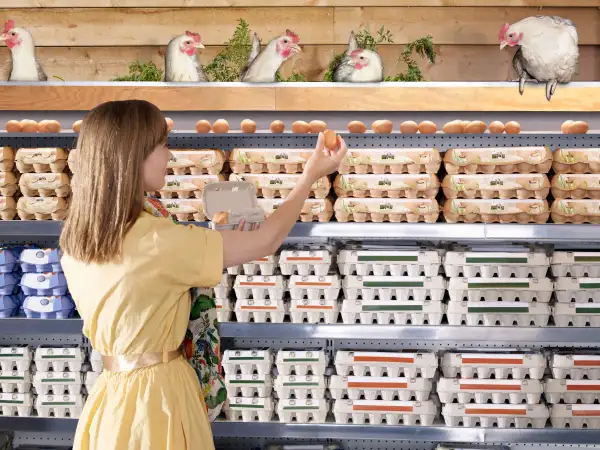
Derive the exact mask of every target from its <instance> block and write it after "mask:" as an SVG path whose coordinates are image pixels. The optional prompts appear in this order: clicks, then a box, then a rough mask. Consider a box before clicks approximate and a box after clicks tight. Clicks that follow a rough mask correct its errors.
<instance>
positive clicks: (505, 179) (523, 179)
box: [442, 173, 550, 200]
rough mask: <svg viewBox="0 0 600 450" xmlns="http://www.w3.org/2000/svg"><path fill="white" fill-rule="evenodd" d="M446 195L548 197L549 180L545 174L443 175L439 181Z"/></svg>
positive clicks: (468, 196) (452, 196) (503, 197)
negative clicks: (442, 178)
mask: <svg viewBox="0 0 600 450" xmlns="http://www.w3.org/2000/svg"><path fill="white" fill-rule="evenodd" d="M442 189H443V190H444V196H445V197H446V198H450V199H454V198H483V199H492V198H502V199H509V198H517V199H527V198H537V199H540V200H543V199H545V198H546V197H548V194H549V193H550V181H549V180H548V176H547V175H546V174H540V173H529V174H524V173H519V174H502V175H479V174H477V175H475V174H473V175H466V174H461V175H447V176H446V177H444V180H443V181H442Z"/></svg>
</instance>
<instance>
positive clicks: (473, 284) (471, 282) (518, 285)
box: [467, 278, 538, 289]
mask: <svg viewBox="0 0 600 450" xmlns="http://www.w3.org/2000/svg"><path fill="white" fill-rule="evenodd" d="M532 284H534V285H535V284H538V281H537V280H536V279H534V280H531V281H530V280H528V279H524V278H521V279H512V280H511V279H510V278H504V279H497V280H494V281H491V280H489V279H487V280H485V281H484V280H483V279H481V278H469V279H468V280H467V288H468V289H530V288H531V289H536V288H537V286H531V285H532Z"/></svg>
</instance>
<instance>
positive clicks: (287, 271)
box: [279, 250, 331, 276]
mask: <svg viewBox="0 0 600 450" xmlns="http://www.w3.org/2000/svg"><path fill="white" fill-rule="evenodd" d="M330 267H331V252H329V250H283V251H282V252H281V254H280V255H279V268H280V269H281V273H282V274H283V275H296V274H298V275H301V276H307V275H312V274H314V275H318V276H325V275H327V274H328V273H329V269H330Z"/></svg>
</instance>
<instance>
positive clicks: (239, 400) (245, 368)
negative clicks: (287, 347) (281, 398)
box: [222, 349, 276, 422]
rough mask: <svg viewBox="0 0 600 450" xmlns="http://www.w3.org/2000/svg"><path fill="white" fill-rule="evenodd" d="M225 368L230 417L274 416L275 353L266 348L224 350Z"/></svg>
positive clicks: (254, 418) (260, 418)
mask: <svg viewBox="0 0 600 450" xmlns="http://www.w3.org/2000/svg"><path fill="white" fill-rule="evenodd" d="M222 365H223V370H224V371H225V385H226V388H227V397H228V398H227V401H226V402H225V405H224V408H223V409H224V411H225V415H226V417H227V420H243V421H244V422H253V421H260V422H268V421H270V420H271V419H272V418H273V413H274V411H275V405H276V403H275V400H274V399H273V396H272V391H273V379H272V377H271V371H272V368H273V355H272V353H271V351H270V350H269V349H266V350H237V349H235V350H225V352H224V353H223V362H222Z"/></svg>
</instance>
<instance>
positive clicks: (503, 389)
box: [437, 378, 543, 405]
mask: <svg viewBox="0 0 600 450" xmlns="http://www.w3.org/2000/svg"><path fill="white" fill-rule="evenodd" d="M542 391H543V389H542V383H541V382H540V381H539V380H534V379H521V380H505V379H465V378H460V379H458V378H440V379H439V380H438V382H437V393H438V396H439V398H440V401H441V402H442V403H462V404H467V403H477V404H484V403H492V404H495V405H499V404H505V403H508V404H511V405H520V404H528V405H535V404H538V403H540V399H541V395H542Z"/></svg>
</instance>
